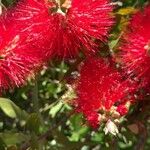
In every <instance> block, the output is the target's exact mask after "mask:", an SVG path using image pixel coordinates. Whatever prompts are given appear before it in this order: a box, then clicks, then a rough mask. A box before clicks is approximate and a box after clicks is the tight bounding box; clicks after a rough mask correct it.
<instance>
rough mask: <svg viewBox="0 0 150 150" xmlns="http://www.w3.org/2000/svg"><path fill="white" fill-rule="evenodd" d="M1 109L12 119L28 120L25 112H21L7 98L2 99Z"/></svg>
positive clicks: (0, 100)
mask: <svg viewBox="0 0 150 150" xmlns="http://www.w3.org/2000/svg"><path fill="white" fill-rule="evenodd" d="M0 108H1V110H2V111H3V112H4V113H5V114H6V115H7V116H8V117H10V118H18V119H19V120H26V118H27V116H28V114H27V113H26V112H25V111H24V110H21V109H20V108H19V107H18V106H17V105H16V104H15V103H14V102H12V101H11V100H9V99H6V98H0Z"/></svg>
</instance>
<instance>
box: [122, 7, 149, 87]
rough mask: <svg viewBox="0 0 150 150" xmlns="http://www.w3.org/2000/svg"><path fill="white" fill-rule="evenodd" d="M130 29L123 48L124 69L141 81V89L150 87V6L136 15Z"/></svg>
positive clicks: (125, 36)
mask: <svg viewBox="0 0 150 150" xmlns="http://www.w3.org/2000/svg"><path fill="white" fill-rule="evenodd" d="M129 27H130V29H131V30H130V31H129V33H126V34H125V35H124V36H123V43H122V46H121V53H122V54H121V57H122V61H123V63H124V69H125V71H126V73H127V74H128V75H130V76H132V77H134V76H136V77H137V79H138V80H141V84H140V86H141V87H143V86H150V76H149V74H150V30H149V27H150V6H148V7H147V8H145V10H144V11H141V12H138V13H137V14H135V15H134V16H133V18H132V20H131V23H130V25H129Z"/></svg>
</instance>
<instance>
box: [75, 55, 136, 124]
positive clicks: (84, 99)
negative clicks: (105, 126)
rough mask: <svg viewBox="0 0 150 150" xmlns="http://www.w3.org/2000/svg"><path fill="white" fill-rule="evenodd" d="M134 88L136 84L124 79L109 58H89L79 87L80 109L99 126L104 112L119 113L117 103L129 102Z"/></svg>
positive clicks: (90, 120)
mask: <svg viewBox="0 0 150 150" xmlns="http://www.w3.org/2000/svg"><path fill="white" fill-rule="evenodd" d="M111 63H112V62H111ZM134 90H135V87H134V85H132V83H130V81H128V80H123V79H122V76H121V75H120V73H119V72H118V71H117V70H116V69H115V67H114V66H112V65H111V64H110V62H108V60H107V61H105V60H103V59H98V58H89V59H87V60H86V62H85V63H84V65H83V66H82V69H81V77H80V81H79V85H78V87H77V91H78V99H77V108H78V111H79V112H82V113H83V114H84V115H85V116H86V118H87V120H88V121H89V123H90V124H91V125H92V126H93V127H97V126H98V123H99V119H100V120H102V119H103V113H104V112H109V114H110V113H114V112H116V113H117V111H116V109H117V105H118V106H119V105H121V104H122V103H125V102H127V99H128V96H129V93H131V92H133V91H134ZM106 114H108V113H106ZM98 116H99V117H98ZM107 119H109V118H107Z"/></svg>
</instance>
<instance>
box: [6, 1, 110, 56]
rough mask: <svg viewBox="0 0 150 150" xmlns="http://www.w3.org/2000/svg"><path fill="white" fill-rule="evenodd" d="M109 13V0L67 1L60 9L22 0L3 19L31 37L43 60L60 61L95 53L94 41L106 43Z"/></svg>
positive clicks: (56, 3)
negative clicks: (80, 53)
mask: <svg viewBox="0 0 150 150" xmlns="http://www.w3.org/2000/svg"><path fill="white" fill-rule="evenodd" d="M112 9H113V7H112V5H111V4H110V3H109V0H94V1H93V0H85V1H82V3H81V1H79V0H67V1H65V3H64V4H62V5H60V3H59V0H57V1H54V0H53V1H48V0H22V1H21V2H19V3H18V5H17V6H16V7H15V8H14V9H13V10H12V11H11V10H9V11H8V12H7V13H6V17H9V18H10V19H9V20H13V22H15V23H16V24H18V25H17V26H20V27H22V28H24V31H26V32H28V33H32V36H34V37H33V38H32V39H37V41H38V42H36V44H35V45H37V46H38V47H42V48H43V47H44V48H45V49H46V52H45V53H46V54H47V56H51V55H52V54H53V55H55V56H60V57H63V58H64V57H71V56H76V55H77V54H78V53H79V51H80V50H82V51H83V52H85V53H88V52H93V51H95V50H96V49H97V48H98V45H97V44H96V43H95V42H94V39H98V40H100V41H103V42H104V41H106V39H107V37H108V31H109V29H110V27H111V26H112V24H113V19H112V15H111V12H112ZM62 10H65V11H64V12H63V11H62ZM11 18H12V19H11ZM34 41H35V40H34Z"/></svg>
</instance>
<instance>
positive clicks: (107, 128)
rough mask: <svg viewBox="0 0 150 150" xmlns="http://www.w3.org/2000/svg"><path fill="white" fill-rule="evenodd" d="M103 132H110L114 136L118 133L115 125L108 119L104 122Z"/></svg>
mask: <svg viewBox="0 0 150 150" xmlns="http://www.w3.org/2000/svg"><path fill="white" fill-rule="evenodd" d="M104 132H105V134H108V133H111V134H112V135H115V136H116V135H117V134H118V133H119V131H118V128H117V126H116V125H115V123H114V122H112V121H111V120H110V119H109V120H108V121H107V123H106V126H105V128H104Z"/></svg>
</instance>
